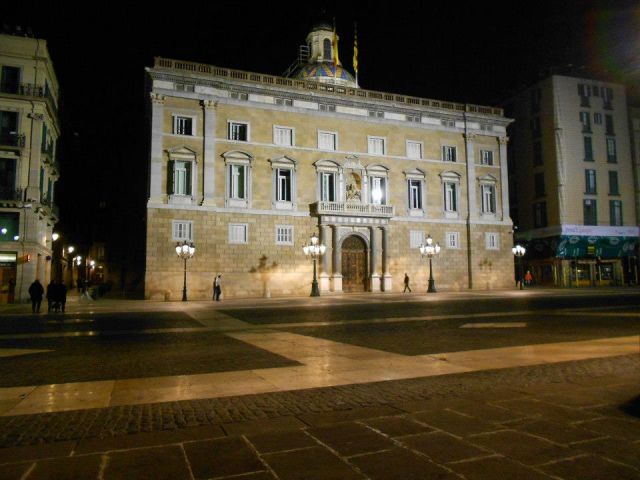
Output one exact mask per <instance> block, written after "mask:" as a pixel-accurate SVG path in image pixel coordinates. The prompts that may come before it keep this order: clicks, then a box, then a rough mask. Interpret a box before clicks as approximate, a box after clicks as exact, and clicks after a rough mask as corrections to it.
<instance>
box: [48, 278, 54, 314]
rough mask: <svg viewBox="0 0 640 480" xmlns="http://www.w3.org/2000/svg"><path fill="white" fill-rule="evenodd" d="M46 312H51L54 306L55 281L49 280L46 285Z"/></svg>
mask: <svg viewBox="0 0 640 480" xmlns="http://www.w3.org/2000/svg"><path fill="white" fill-rule="evenodd" d="M46 297H47V313H51V310H54V309H55V307H56V282H54V281H53V280H51V282H49V285H47V295H46Z"/></svg>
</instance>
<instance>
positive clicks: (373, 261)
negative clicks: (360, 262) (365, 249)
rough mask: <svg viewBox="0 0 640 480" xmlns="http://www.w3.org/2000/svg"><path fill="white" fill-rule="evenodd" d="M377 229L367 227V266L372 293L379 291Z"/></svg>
mask: <svg viewBox="0 0 640 480" xmlns="http://www.w3.org/2000/svg"><path fill="white" fill-rule="evenodd" d="M376 230H377V227H369V247H370V251H369V265H370V269H371V283H370V288H371V291H372V292H379V291H380V275H379V274H378V252H377V249H378V245H377V240H376Z"/></svg>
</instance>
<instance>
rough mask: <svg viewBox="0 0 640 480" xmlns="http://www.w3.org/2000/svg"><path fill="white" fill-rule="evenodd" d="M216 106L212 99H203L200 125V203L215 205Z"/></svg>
mask: <svg viewBox="0 0 640 480" xmlns="http://www.w3.org/2000/svg"><path fill="white" fill-rule="evenodd" d="M216 106H217V102H214V101H213V100H204V101H203V102H202V107H203V108H204V124H203V125H202V129H203V135H204V162H203V163H204V165H203V173H202V183H203V186H202V191H203V197H202V202H201V203H202V205H215V193H216V192H215V185H216V179H215V167H216V159H215V146H216V141H215V138H216Z"/></svg>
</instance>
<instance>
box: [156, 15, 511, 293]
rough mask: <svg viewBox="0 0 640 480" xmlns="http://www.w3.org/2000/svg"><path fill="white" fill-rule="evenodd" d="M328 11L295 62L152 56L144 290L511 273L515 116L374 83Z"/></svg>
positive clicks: (374, 284) (478, 284)
mask: <svg viewBox="0 0 640 480" xmlns="http://www.w3.org/2000/svg"><path fill="white" fill-rule="evenodd" d="M334 45H335V42H334V41H333V31H332V27H331V26H330V25H327V24H324V23H318V24H316V25H315V26H314V27H313V29H312V31H311V32H310V33H309V35H308V37H307V44H306V45H305V46H304V47H301V55H300V62H299V64H298V65H296V66H295V68H292V69H290V71H289V73H288V75H287V76H283V77H278V76H272V75H265V74H261V73H253V72H245V71H237V70H230V69H227V68H220V67H216V66H212V65H206V64H200V63H194V62H189V61H182V60H172V59H167V58H156V59H155V64H154V66H153V67H150V68H147V69H146V72H147V78H148V89H149V94H150V103H149V127H150V133H151V135H150V137H151V138H150V163H149V166H150V184H149V200H148V206H147V252H146V297H147V298H154V299H179V298H180V294H181V292H182V287H183V262H182V261H181V260H180V259H179V258H178V257H177V256H176V253H175V246H176V243H182V242H184V241H187V242H193V244H194V246H195V248H196V253H195V257H194V258H193V259H192V260H190V261H189V262H188V290H189V299H210V298H211V297H212V282H213V279H214V276H215V275H216V274H218V273H222V274H223V277H222V279H223V287H222V288H223V295H226V296H260V295H264V294H268V293H271V294H274V295H275V294H279V295H292V294H296V295H297V294H308V293H309V291H310V283H311V279H312V268H313V265H312V262H311V260H310V259H308V258H306V257H305V255H304V253H303V249H302V247H303V246H304V245H305V244H306V243H307V242H308V241H309V238H310V236H311V235H312V234H313V233H317V234H318V236H319V239H320V242H321V243H322V244H324V245H326V246H327V250H326V253H325V254H324V255H323V256H322V257H321V258H320V259H319V264H318V273H319V284H320V290H321V292H351V291H369V292H392V291H396V292H397V291H401V290H402V288H403V281H402V279H403V277H404V274H405V273H407V274H408V275H409V277H410V278H411V285H412V287H414V288H415V289H418V290H422V291H425V290H426V288H427V277H428V274H429V271H428V264H429V263H428V261H426V260H423V259H422V258H421V254H420V251H419V248H418V247H419V246H420V245H421V244H422V243H423V242H424V241H425V239H426V237H427V235H431V237H432V238H433V239H434V241H436V242H438V243H439V244H440V246H441V247H442V250H441V252H440V253H439V254H438V255H437V256H436V257H435V258H434V259H433V268H434V277H435V282H436V285H437V288H438V289H442V290H462V289H468V288H477V289H491V288H502V287H510V286H512V285H513V256H512V254H511V247H512V236H511V230H512V222H511V219H510V216H509V205H508V191H507V178H508V174H507V162H506V154H507V140H506V127H507V125H508V124H509V123H510V120H509V119H507V118H505V117H504V115H503V111H502V109H500V108H493V107H485V106H477V105H466V104H458V103H453V102H447V101H441V100H432V99H427V98H417V97H411V96H406V95H401V94H396V93H388V92H378V91H371V90H365V89H361V88H359V87H358V86H357V85H356V82H355V80H354V77H353V76H352V74H351V73H350V72H348V71H347V69H346V68H344V67H343V66H342V65H341V64H340V63H339V61H336V60H335V57H334V51H333V48H335V47H334Z"/></svg>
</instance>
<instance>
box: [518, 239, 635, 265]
mask: <svg viewBox="0 0 640 480" xmlns="http://www.w3.org/2000/svg"><path fill="white" fill-rule="evenodd" d="M637 245H638V237H596V236H583V235H559V236H555V237H547V238H536V239H532V240H530V241H529V242H527V243H526V247H527V254H528V255H527V256H530V258H549V257H556V258H601V259H607V258H621V257H632V256H635V255H637V252H636V248H637Z"/></svg>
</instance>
